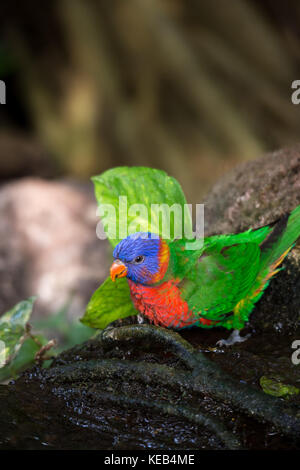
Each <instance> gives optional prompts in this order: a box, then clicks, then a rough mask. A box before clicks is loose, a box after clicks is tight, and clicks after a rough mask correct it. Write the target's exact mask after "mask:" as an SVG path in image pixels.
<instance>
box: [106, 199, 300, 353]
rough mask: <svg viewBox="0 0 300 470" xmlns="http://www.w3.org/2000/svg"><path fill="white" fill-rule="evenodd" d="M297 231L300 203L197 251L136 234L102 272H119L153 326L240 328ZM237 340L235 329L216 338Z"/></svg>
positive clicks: (209, 239)
mask: <svg viewBox="0 0 300 470" xmlns="http://www.w3.org/2000/svg"><path fill="white" fill-rule="evenodd" d="M299 236H300V206H298V207H297V208H296V209H294V210H293V211H292V212H291V213H290V214H287V215H285V216H284V217H282V218H281V219H280V220H279V221H277V222H275V223H273V224H271V225H268V226H264V227H261V228H258V229H254V230H251V229H250V230H247V231H246V232H243V233H238V234H229V235H216V236H211V237H207V238H205V239H204V243H203V246H202V248H201V249H199V250H186V249H185V244H186V240H184V239H176V240H173V241H171V242H167V241H166V240H163V239H161V238H158V237H156V238H153V237H152V235H151V233H143V232H138V233H135V234H133V235H129V236H128V237H127V238H125V239H124V240H122V241H121V242H120V243H119V244H118V245H117V246H116V247H115V249H114V252H113V256H114V259H115V260H114V262H113V264H112V266H111V270H110V274H111V278H112V280H113V281H115V279H116V278H118V277H124V276H126V277H127V280H128V284H129V287H130V293H131V298H132V301H133V304H134V306H135V308H136V309H137V310H138V311H139V312H140V313H141V314H143V315H145V316H146V317H148V319H149V320H150V321H151V322H153V323H154V324H155V325H161V326H164V327H167V328H175V329H182V328H186V327H190V326H193V325H195V326H199V327H202V328H212V327H216V326H222V327H225V328H227V329H234V330H240V329H242V328H243V327H244V325H245V322H246V321H247V320H248V318H249V315H250V313H251V312H252V310H253V308H254V304H255V303H256V302H257V301H258V300H259V299H260V297H261V296H262V295H263V292H264V290H265V288H266V287H267V286H268V284H269V282H270V279H271V278H272V276H274V275H275V274H276V273H277V272H278V271H279V270H280V269H282V268H279V265H280V264H281V263H282V261H283V260H284V258H285V256H286V255H287V253H288V252H289V250H290V249H291V248H292V247H293V244H294V243H295V241H296V240H297V238H298V237H299ZM244 339H245V338H241V337H240V336H239V335H238V332H237V331H235V332H234V335H233V336H232V338H231V339H230V340H229V341H228V342H227V343H226V341H225V340H222V341H221V343H220V344H233V342H236V341H242V340H244Z"/></svg>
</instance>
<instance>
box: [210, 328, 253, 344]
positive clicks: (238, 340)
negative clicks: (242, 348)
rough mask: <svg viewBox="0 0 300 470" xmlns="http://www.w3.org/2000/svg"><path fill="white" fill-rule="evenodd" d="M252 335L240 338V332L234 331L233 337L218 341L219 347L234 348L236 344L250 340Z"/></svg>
mask: <svg viewBox="0 0 300 470" xmlns="http://www.w3.org/2000/svg"><path fill="white" fill-rule="evenodd" d="M250 336H251V334H250V333H249V334H247V335H246V336H240V331H239V330H233V332H232V333H231V335H230V336H229V337H228V338H227V339H220V340H219V341H217V343H216V345H217V346H232V345H233V344H235V343H243V342H244V341H246V340H247V339H248V338H250Z"/></svg>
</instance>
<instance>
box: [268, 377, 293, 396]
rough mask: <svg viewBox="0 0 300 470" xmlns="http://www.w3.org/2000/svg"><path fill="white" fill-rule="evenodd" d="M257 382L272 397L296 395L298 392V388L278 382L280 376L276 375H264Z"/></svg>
mask: <svg viewBox="0 0 300 470" xmlns="http://www.w3.org/2000/svg"><path fill="white" fill-rule="evenodd" d="M259 383H260V386H261V387H262V389H263V391H264V392H265V393H267V394H268V395H273V396H274V397H284V396H289V395H297V394H298V393H299V388H297V387H294V385H287V384H284V383H282V382H280V377H277V376H276V377H266V376H265V375H264V376H262V377H261V378H260V381H259Z"/></svg>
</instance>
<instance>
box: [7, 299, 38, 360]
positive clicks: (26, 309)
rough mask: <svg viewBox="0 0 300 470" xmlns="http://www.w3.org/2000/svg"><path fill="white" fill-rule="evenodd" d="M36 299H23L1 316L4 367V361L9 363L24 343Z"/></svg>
mask: <svg viewBox="0 0 300 470" xmlns="http://www.w3.org/2000/svg"><path fill="white" fill-rule="evenodd" d="M34 301H35V297H30V298H29V299H28V300H23V301H22V302H20V303H18V304H17V305H15V307H13V308H12V309H11V310H9V311H8V312H7V313H5V314H4V315H2V316H1V317H0V341H1V342H2V343H1V344H0V346H1V355H2V356H1V359H2V361H1V363H2V367H3V363H5V364H7V363H9V362H10V361H11V359H12V358H13V357H14V356H15V355H16V354H17V353H18V351H19V349H20V347H21V345H22V342H23V336H24V335H25V333H26V324H27V323H28V321H29V318H30V315H31V312H32V308H33V303H34ZM3 359H4V360H3Z"/></svg>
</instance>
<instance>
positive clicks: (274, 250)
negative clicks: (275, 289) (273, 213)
mask: <svg viewBox="0 0 300 470" xmlns="http://www.w3.org/2000/svg"><path fill="white" fill-rule="evenodd" d="M299 237H300V205H299V206H298V207H296V208H295V209H294V210H293V211H292V212H291V213H290V214H286V215H285V216H283V217H282V218H281V219H280V220H279V221H278V222H277V223H276V225H275V226H274V228H273V230H272V232H271V233H270V235H269V236H268V238H267V239H266V240H265V241H264V242H263V243H262V245H261V267H262V269H264V268H266V267H267V266H271V265H273V264H274V263H275V264H277V261H279V264H280V262H281V261H283V259H284V257H285V255H286V254H287V252H288V251H289V249H290V248H292V246H293V244H294V243H295V242H296V241H297V239H298V238H299ZM281 257H282V259H281Z"/></svg>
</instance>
